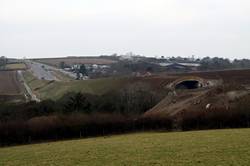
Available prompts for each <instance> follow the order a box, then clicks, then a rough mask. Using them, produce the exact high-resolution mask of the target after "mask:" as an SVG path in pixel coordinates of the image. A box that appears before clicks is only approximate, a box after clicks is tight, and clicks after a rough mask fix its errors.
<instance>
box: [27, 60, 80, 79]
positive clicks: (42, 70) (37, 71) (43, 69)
mask: <svg viewBox="0 0 250 166" xmlns="http://www.w3.org/2000/svg"><path fill="white" fill-rule="evenodd" d="M28 64H29V65H30V68H31V70H32V71H33V74H34V76H36V77H37V78H39V79H44V80H55V81H60V80H59V79H58V78H57V77H56V76H54V75H53V73H52V72H51V71H59V72H61V73H63V74H65V75H67V76H69V77H71V78H72V79H76V74H75V73H72V72H68V71H65V70H63V69H58V68H56V67H53V66H49V65H46V64H42V63H38V62H34V61H30V62H28Z"/></svg>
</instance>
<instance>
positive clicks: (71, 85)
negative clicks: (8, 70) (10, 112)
mask: <svg viewBox="0 0 250 166" xmlns="http://www.w3.org/2000/svg"><path fill="white" fill-rule="evenodd" d="M24 78H25V80H26V81H27V83H28V85H29V86H30V87H31V89H32V90H33V92H35V93H36V95H37V96H38V98H40V99H42V100H43V99H58V98H60V97H62V96H63V95H64V94H65V93H67V92H83V93H92V94H97V95H101V94H103V93H105V92H108V91H111V90H116V89H119V88H121V87H122V86H123V85H124V84H126V83H127V82H128V79H127V78H125V77H123V78H102V79H93V80H72V81H46V80H39V79H37V78H36V77H34V76H33V75H32V73H31V72H29V71H27V72H25V74H24Z"/></svg>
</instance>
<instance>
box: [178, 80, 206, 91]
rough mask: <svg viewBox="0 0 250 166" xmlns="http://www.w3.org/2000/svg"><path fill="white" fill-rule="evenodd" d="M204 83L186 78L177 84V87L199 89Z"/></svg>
mask: <svg viewBox="0 0 250 166" xmlns="http://www.w3.org/2000/svg"><path fill="white" fill-rule="evenodd" d="M201 87H202V84H201V83H200V82H199V81H197V80H185V81H182V82H180V83H178V84H176V85H175V89H198V88H201Z"/></svg>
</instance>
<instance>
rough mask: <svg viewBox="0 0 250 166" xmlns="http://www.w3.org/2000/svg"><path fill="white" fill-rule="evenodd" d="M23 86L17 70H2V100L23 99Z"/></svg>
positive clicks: (0, 85)
mask: <svg viewBox="0 0 250 166" xmlns="http://www.w3.org/2000/svg"><path fill="white" fill-rule="evenodd" d="M23 100H24V96H23V92H22V86H21V83H20V82H19V80H18V78H17V72H16V71H0V101H1V102H6V101H7V102H10V101H23Z"/></svg>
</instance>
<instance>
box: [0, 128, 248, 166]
mask: <svg viewBox="0 0 250 166" xmlns="http://www.w3.org/2000/svg"><path fill="white" fill-rule="evenodd" d="M249 163H250V129H230V130H210V131H192V132H169V133H153V132H152V133H138V134H127V135H119V136H111V137H99V138H88V139H82V140H71V141H61V142H54V143H53V142H50V143H42V144H34V145H24V146H16V147H6V148H0V165H190V166H191V165H208V166H210V165H225V166H227V165H248V164H249Z"/></svg>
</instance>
